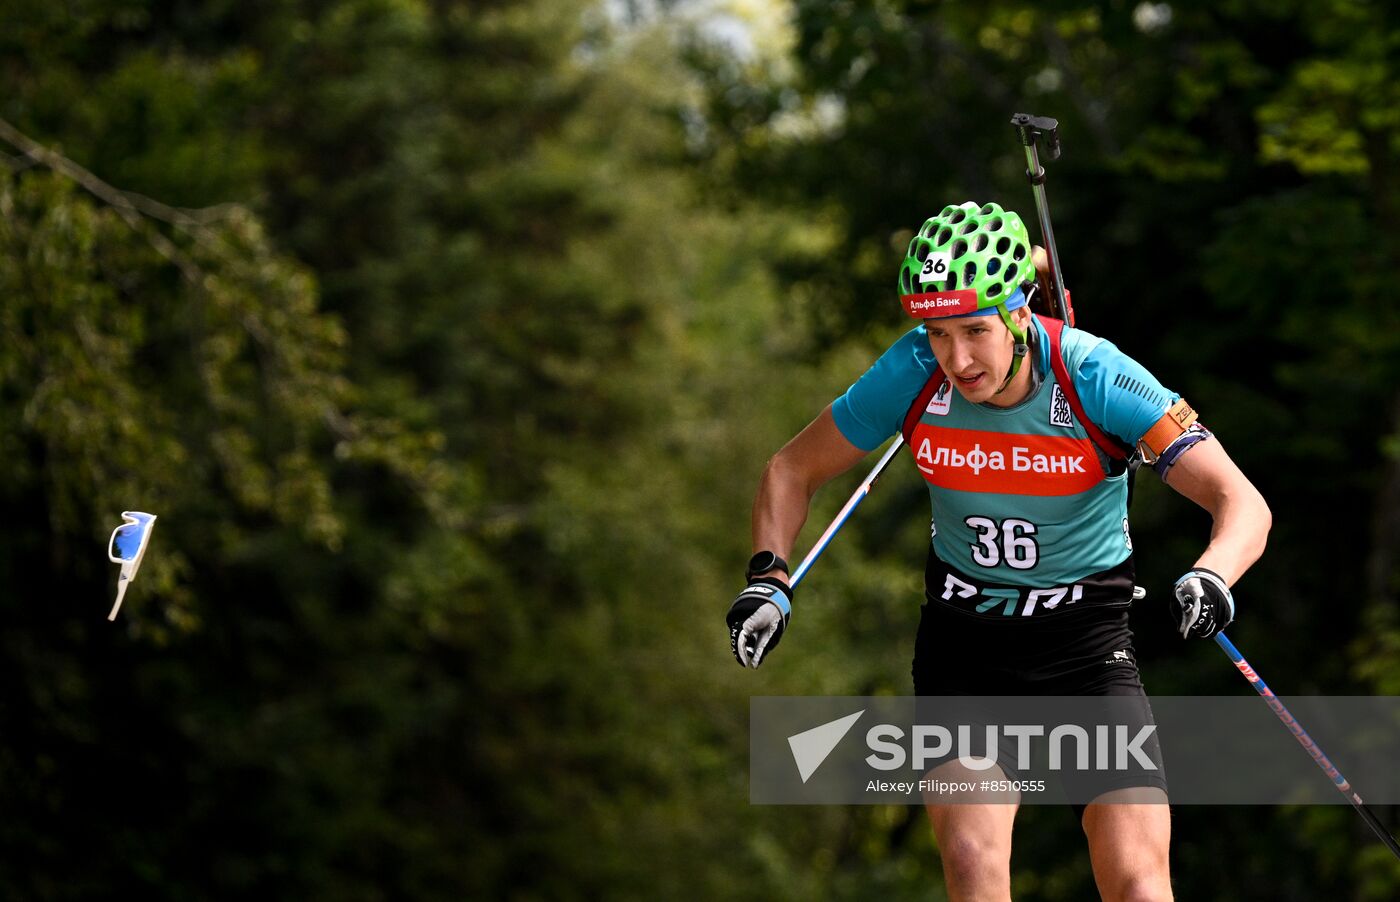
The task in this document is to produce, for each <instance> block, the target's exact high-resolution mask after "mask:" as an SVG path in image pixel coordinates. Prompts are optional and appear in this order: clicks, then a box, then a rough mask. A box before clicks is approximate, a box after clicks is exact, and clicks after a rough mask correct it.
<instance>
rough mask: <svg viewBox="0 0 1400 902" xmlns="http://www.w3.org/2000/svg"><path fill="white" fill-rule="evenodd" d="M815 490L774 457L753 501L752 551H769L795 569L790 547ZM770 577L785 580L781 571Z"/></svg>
mask: <svg viewBox="0 0 1400 902" xmlns="http://www.w3.org/2000/svg"><path fill="white" fill-rule="evenodd" d="M816 489H817V487H816V486H814V485H811V484H810V483H809V481H808V480H807V479H806V478H805V477H804V475H803V474H802V473H801V472H800V471H799V470H798V469H797V468H796V467H794V466H792V465H791V463H789V462H785V461H784V459H783V455H782V453H781V452H780V453H779V454H777V455H776V456H774V457H773V459H772V460H770V461H769V462H768V466H767V467H766V468H765V469H764V471H763V478H762V479H761V480H760V481H759V484H758V495H757V496H756V497H755V498H754V502H753V550H754V551H755V552H757V551H763V550H768V551H772V552H773V553H775V554H777V555H778V556H779V557H781V558H783V559H784V560H786V561H788V566H789V568H790V569H791V568H794V567H796V562H795V561H793V560H792V548H793V545H794V544H795V543H796V542H797V534H798V533H799V532H801V531H802V524H804V523H806V522H807V514H808V512H809V511H810V510H811V502H812V495H813V494H814V493H815V492H816ZM769 575H770V576H776V577H778V578H780V579H784V577H783V573H782V571H774V572H772V573H770V574H769ZM784 581H786V579H784Z"/></svg>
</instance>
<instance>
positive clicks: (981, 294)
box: [899, 201, 1035, 378]
mask: <svg viewBox="0 0 1400 902" xmlns="http://www.w3.org/2000/svg"><path fill="white" fill-rule="evenodd" d="M1034 279H1035V268H1034V266H1032V264H1031V243H1030V237H1029V236H1028V235H1027V233H1026V225H1025V223H1023V222H1022V221H1021V217H1020V216H1017V215H1016V214H1015V213H1012V212H1011V211H1009V210H1003V209H1002V208H1001V207H1000V206H998V205H997V204H984V205H983V206H980V207H979V206H978V205H977V204H976V203H973V202H972V201H968V202H967V203H964V204H959V205H957V206H954V205H953V204H949V205H948V206H946V207H944V208H943V209H942V210H941V211H939V213H938V215H936V216H932V217H930V218H929V219H928V221H927V222H925V223H924V224H923V226H922V227H921V228H920V229H919V233H918V234H917V235H915V236H914V239H913V240H912V241H910V242H909V251H908V253H907V254H906V255H905V257H904V265H903V266H901V267H900V268H899V296H900V300H901V302H902V303H903V304H904V311H905V312H906V313H908V314H909V315H910V316H912V317H914V318H915V319H931V318H936V317H945V316H986V315H989V314H991V313H993V312H995V313H999V314H1000V315H1001V320H1002V322H1004V323H1005V324H1006V328H1007V329H1009V330H1010V331H1011V334H1012V336H1013V337H1014V338H1015V340H1016V357H1015V362H1014V363H1013V365H1012V373H1013V374H1014V373H1015V372H1016V370H1018V369H1019V368H1020V365H1021V358H1022V357H1023V356H1025V353H1026V348H1025V343H1026V335H1025V332H1023V331H1022V330H1021V328H1020V327H1019V326H1017V325H1016V323H1015V321H1014V320H1012V318H1011V311H1012V310H1015V309H1016V308H1017V307H1022V306H1025V304H1026V291H1027V288H1026V287H1024V286H1029V285H1030V284H1033V282H1034ZM1008 378H1009V377H1008Z"/></svg>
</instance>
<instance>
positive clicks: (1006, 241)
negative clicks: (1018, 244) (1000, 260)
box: [997, 235, 1011, 254]
mask: <svg viewBox="0 0 1400 902" xmlns="http://www.w3.org/2000/svg"><path fill="white" fill-rule="evenodd" d="M1010 248H1011V239H1010V238H1007V237H1006V236H1005V235H1003V236H1001V237H1000V238H998V239H997V253H998V254H1004V253H1006V252H1007V251H1008V250H1009V249H1010Z"/></svg>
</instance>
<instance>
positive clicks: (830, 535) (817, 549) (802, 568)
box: [790, 435, 904, 589]
mask: <svg viewBox="0 0 1400 902" xmlns="http://www.w3.org/2000/svg"><path fill="white" fill-rule="evenodd" d="M903 444H904V436H903V435H897V436H895V437H894V441H892V442H890V446H889V447H888V448H887V449H885V453H884V455H882V456H881V457H880V461H879V463H877V464H875V469H873V470H871V471H870V475H868V476H866V477H865V481H864V482H862V483H861V484H860V485H859V486H858V487H857V488H856V490H855V492H853V493H852V494H851V497H850V498H848V499H847V500H846V504H845V505H844V506H843V507H842V508H841V511H840V513H838V514H837V515H836V519H834V520H832V521H831V525H830V526H828V527H827V528H826V532H824V533H822V536H821V538H820V539H817V542H816V544H815V545H813V546H812V550H811V551H809V552H807V556H806V557H805V558H803V559H802V563H801V564H798V565H797V569H796V570H794V571H793V574H792V582H791V583H790V585H791V586H792V587H793V588H794V589H795V588H797V584H798V583H800V582H802V577H804V576H806V575H807V571H808V570H810V569H812V565H813V564H815V563H816V562H817V558H819V557H821V556H822V552H823V551H825V550H826V546H827V545H830V544H831V540H832V539H834V538H836V534H837V533H838V532H840V531H841V527H842V526H845V525H846V521H847V520H848V519H850V516H851V514H852V513H854V512H855V509H856V508H857V507H858V506H859V505H860V503H861V502H862V501H864V500H865V496H866V495H869V494H870V490H871V489H872V488H874V487H875V483H876V481H878V480H879V478H880V476H881V475H882V474H883V473H884V472H885V468H886V467H888V466H889V465H890V461H892V460H894V456H895V453H896V452H898V451H899V449H900V447H901V446H902V445H903Z"/></svg>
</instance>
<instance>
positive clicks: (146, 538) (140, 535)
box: [107, 511, 156, 620]
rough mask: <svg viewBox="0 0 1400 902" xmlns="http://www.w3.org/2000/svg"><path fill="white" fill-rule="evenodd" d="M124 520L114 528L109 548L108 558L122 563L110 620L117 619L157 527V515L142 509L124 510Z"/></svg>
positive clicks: (115, 562)
mask: <svg viewBox="0 0 1400 902" xmlns="http://www.w3.org/2000/svg"><path fill="white" fill-rule="evenodd" d="M122 520H123V521H124V522H123V523H122V525H121V526H118V527H117V528H116V529H114V530H112V541H111V545H110V547H109V548H108V549H107V559H108V560H110V561H111V562H112V563H114V564H121V565H122V573H121V576H119V577H117V601H116V604H114V605H112V613H110V614H108V615H107V619H108V620H116V619H117V611H119V610H121V606H122V596H124V595H125V594H126V587H127V586H129V585H131V581H132V580H133V579H135V578H136V571H137V570H139V569H140V568H141V557H142V556H143V555H144V554H145V553H146V546H147V545H148V544H149V543H150V541H151V530H153V529H155V524H156V515H155V514H147V513H143V512H141V511H122Z"/></svg>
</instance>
